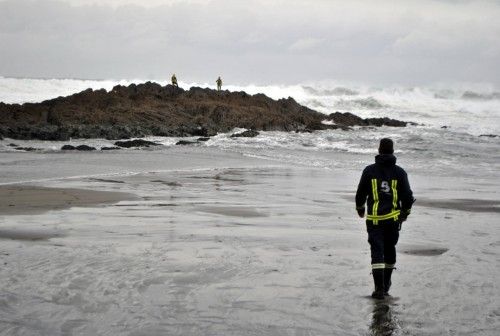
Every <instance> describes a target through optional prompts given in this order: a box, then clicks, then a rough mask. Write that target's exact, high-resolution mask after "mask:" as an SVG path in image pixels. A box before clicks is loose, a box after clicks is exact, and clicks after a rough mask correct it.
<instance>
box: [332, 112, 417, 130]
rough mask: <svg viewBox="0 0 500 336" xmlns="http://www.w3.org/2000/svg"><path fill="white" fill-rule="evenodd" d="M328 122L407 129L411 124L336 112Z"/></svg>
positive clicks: (342, 124) (340, 124)
mask: <svg viewBox="0 0 500 336" xmlns="http://www.w3.org/2000/svg"><path fill="white" fill-rule="evenodd" d="M327 120H329V121H332V122H334V123H335V124H336V125H339V126H377V127H380V126H392V127H405V126H406V125H407V124H412V125H414V123H409V122H406V121H400V120H396V119H391V118H387V117H385V118H366V119H363V118H360V117H358V116H357V115H354V114H352V113H349V112H344V113H342V112H335V113H331V114H330V115H329V116H328V118H327Z"/></svg>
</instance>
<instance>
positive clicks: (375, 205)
mask: <svg viewBox="0 0 500 336" xmlns="http://www.w3.org/2000/svg"><path fill="white" fill-rule="evenodd" d="M378 152H379V155H377V156H376V157H375V163H374V164H372V165H369V166H367V167H366V168H365V169H364V170H363V174H362V175H361V180H360V181H359V185H358V190H357V192H356V210H357V212H358V215H359V217H361V218H363V217H364V216H365V203H366V205H367V208H368V211H367V216H366V228H367V231H368V242H369V243H370V250H371V262H372V275H373V281H374V283H375V291H374V292H373V293H372V297H374V298H376V299H383V298H384V295H389V288H390V287H391V275H392V270H393V269H394V266H395V264H396V244H397V242H398V239H399V230H400V229H401V223H402V222H404V221H405V220H406V219H407V217H408V215H409V214H410V211H411V207H412V205H413V202H414V199H413V192H412V191H411V188H410V183H409V182H408V176H407V175H406V172H405V171H404V169H403V168H401V167H399V166H397V165H396V157H395V156H394V155H393V153H394V143H393V141H392V140H391V139H388V138H384V139H381V140H380V145H379V149H378Z"/></svg>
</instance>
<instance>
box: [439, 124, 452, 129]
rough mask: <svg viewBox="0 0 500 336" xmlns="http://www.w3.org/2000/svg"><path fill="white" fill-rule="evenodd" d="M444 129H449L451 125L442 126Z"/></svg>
mask: <svg viewBox="0 0 500 336" xmlns="http://www.w3.org/2000/svg"><path fill="white" fill-rule="evenodd" d="M441 128H442V129H447V128H450V126H446V125H445V126H441Z"/></svg>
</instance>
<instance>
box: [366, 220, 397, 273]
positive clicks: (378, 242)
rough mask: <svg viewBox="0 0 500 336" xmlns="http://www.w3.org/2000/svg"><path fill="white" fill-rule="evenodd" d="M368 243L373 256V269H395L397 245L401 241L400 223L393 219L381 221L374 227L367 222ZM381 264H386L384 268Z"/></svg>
mask: <svg viewBox="0 0 500 336" xmlns="http://www.w3.org/2000/svg"><path fill="white" fill-rule="evenodd" d="M366 229H367V231H368V243H370V250H371V256H372V267H373V268H394V264H396V244H397V243H398V239H399V223H398V222H395V221H394V220H393V219H388V220H383V221H379V222H378V224H377V225H374V224H373V223H372V221H366ZM381 264H386V266H385V267H382V266H381Z"/></svg>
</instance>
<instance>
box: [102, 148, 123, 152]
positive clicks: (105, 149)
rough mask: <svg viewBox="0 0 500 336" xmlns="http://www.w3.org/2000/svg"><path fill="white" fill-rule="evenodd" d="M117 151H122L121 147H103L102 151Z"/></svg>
mask: <svg viewBox="0 0 500 336" xmlns="http://www.w3.org/2000/svg"><path fill="white" fill-rule="evenodd" d="M115 149H121V148H120V147H102V148H101V150H102V151H107V150H115Z"/></svg>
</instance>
